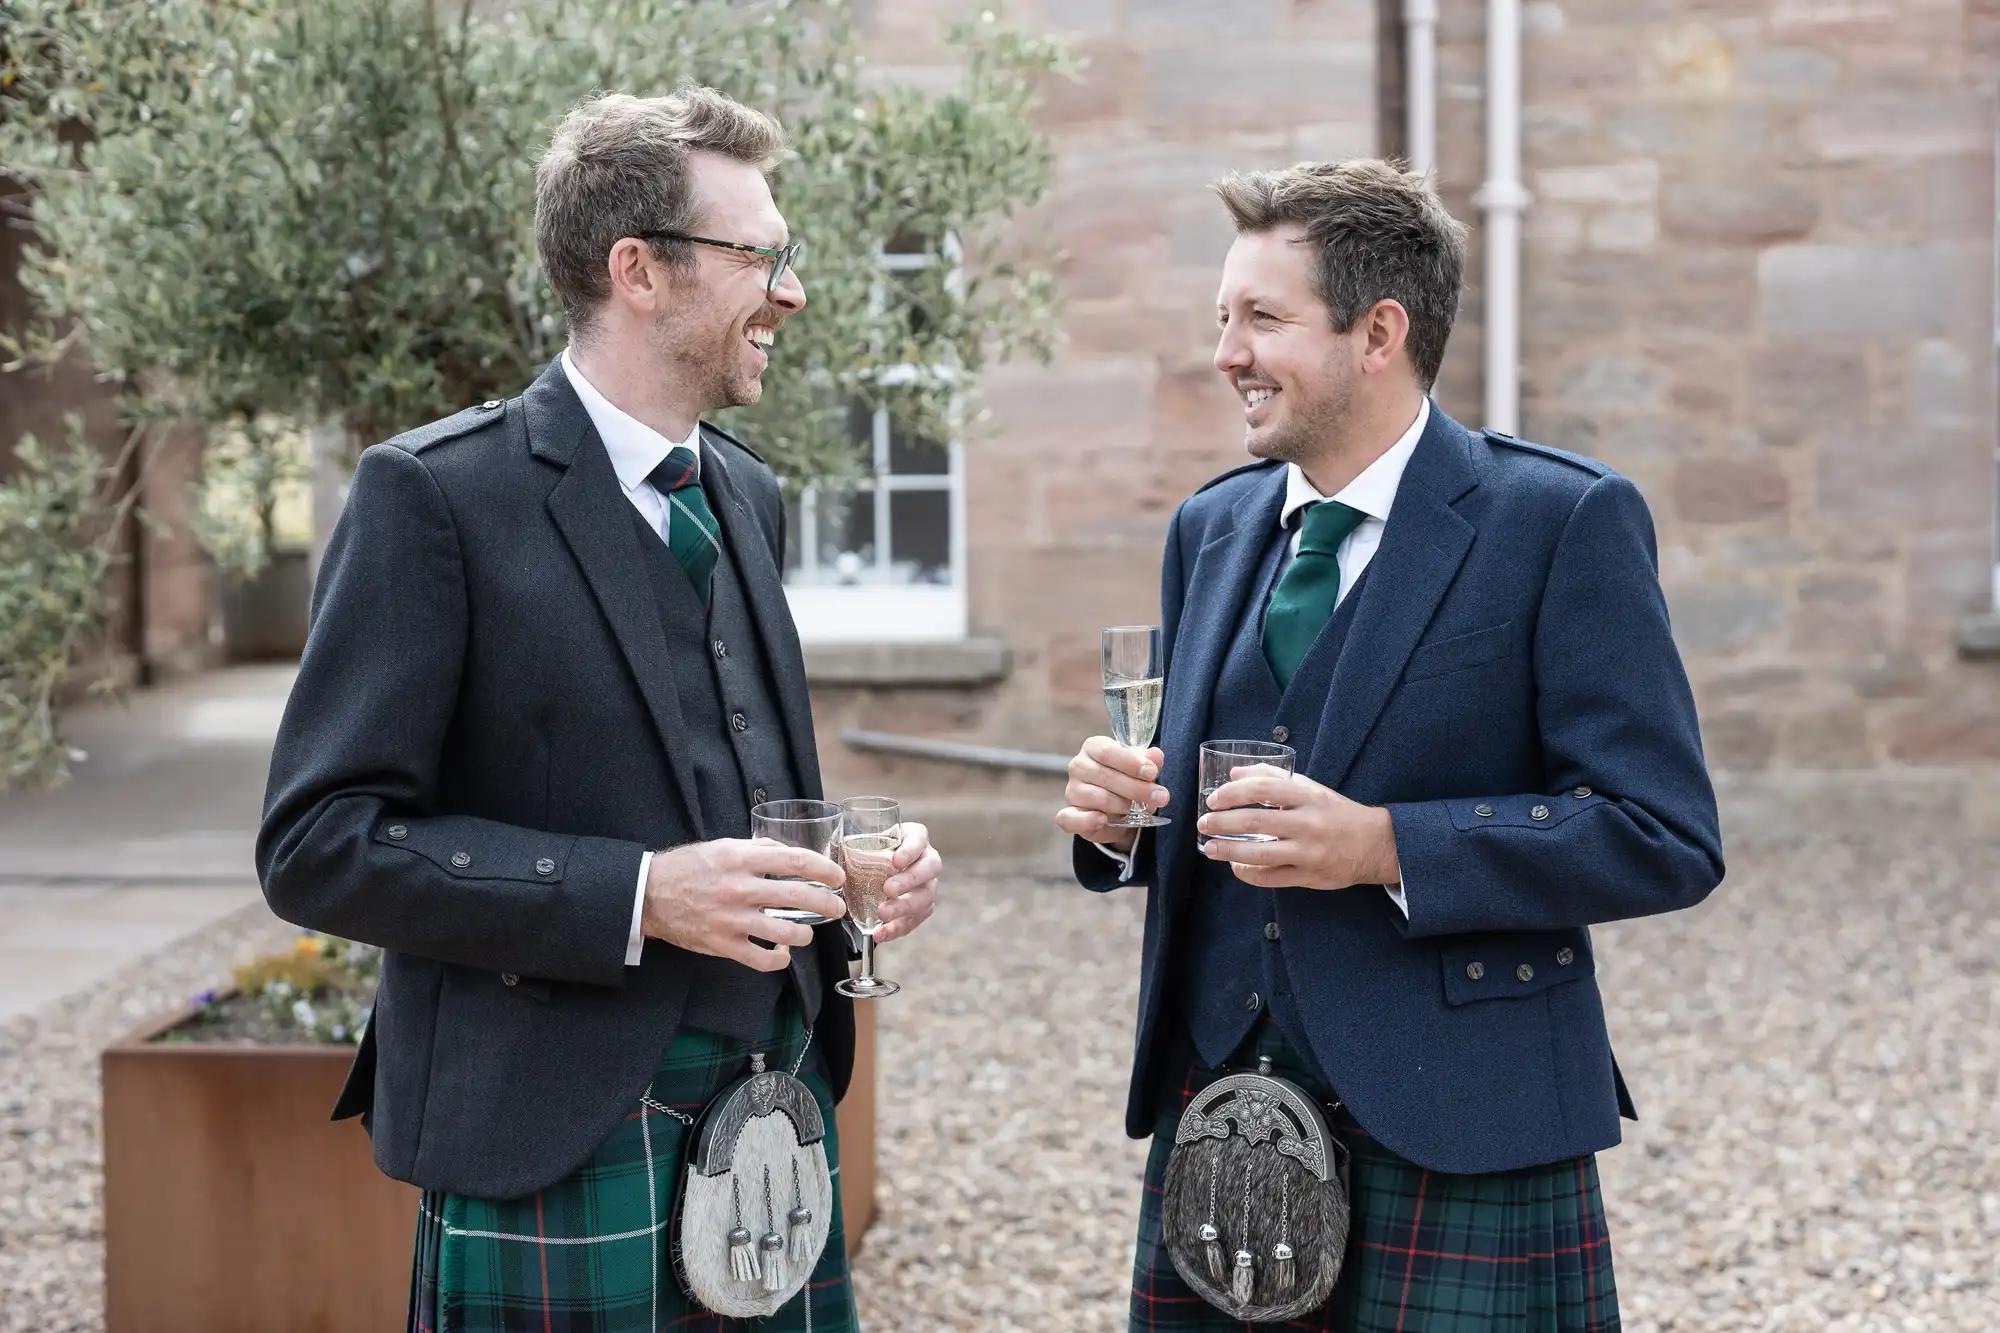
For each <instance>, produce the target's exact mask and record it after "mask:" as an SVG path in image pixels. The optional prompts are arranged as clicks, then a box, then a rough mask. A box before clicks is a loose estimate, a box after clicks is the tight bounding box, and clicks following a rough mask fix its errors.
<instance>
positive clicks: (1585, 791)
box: [1570, 787, 1590, 801]
mask: <svg viewBox="0 0 2000 1333" xmlns="http://www.w3.org/2000/svg"><path fill="white" fill-rule="evenodd" d="M1570 795H1571V796H1574V797H1576V799H1577V800H1579V801H1587V800H1589V799H1590V788H1588V787H1578V788H1577V789H1576V790H1575V791H1573V792H1571V793H1570Z"/></svg>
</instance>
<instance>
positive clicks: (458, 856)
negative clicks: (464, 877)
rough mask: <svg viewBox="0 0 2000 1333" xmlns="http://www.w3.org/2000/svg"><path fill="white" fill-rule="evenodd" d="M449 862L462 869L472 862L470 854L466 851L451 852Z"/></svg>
mask: <svg viewBox="0 0 2000 1333" xmlns="http://www.w3.org/2000/svg"><path fill="white" fill-rule="evenodd" d="M451 863H452V865H454V866H456V867H457V868H458V869H460V870H463V869H465V868H466V867H467V866H469V865H471V864H472V856H471V854H470V853H467V852H453V853H452V854H451Z"/></svg>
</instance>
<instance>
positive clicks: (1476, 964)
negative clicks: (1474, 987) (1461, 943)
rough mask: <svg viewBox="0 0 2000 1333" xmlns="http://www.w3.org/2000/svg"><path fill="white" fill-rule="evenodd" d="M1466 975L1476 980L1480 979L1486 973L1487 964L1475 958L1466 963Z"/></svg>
mask: <svg viewBox="0 0 2000 1333" xmlns="http://www.w3.org/2000/svg"><path fill="white" fill-rule="evenodd" d="M1465 975H1466V976H1468V977H1470V978H1472V980H1474V981H1478V980H1479V979H1480V978H1481V977H1484V976H1485V975H1486V964H1484V963H1482V962H1480V961H1478V960H1477V959H1474V960H1473V961H1472V962H1469V963H1467V964H1466V965H1465Z"/></svg>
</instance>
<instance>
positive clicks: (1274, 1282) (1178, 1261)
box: [1163, 1059, 1349, 1323]
mask: <svg viewBox="0 0 2000 1333" xmlns="http://www.w3.org/2000/svg"><path fill="white" fill-rule="evenodd" d="M1348 1220H1349V1219H1348V1182H1347V1149H1346V1147H1345V1146H1343V1145H1342V1144H1341V1142H1340V1141H1339V1140H1338V1139H1336V1138H1335V1137H1334V1136H1333V1134H1332V1132H1331V1131H1329V1130H1328V1128H1327V1124H1326V1117H1325V1116H1323V1115H1322V1114H1321V1113H1320V1110H1319V1107H1318V1106H1316V1105H1315V1104H1314V1103H1313V1101H1312V1099H1311V1098H1310V1097H1308V1096H1306V1095H1305V1093H1304V1092H1302V1091H1300V1090H1299V1088H1298V1087H1297V1086H1296V1085H1295V1084H1293V1083H1290V1082H1288V1081H1287V1080H1285V1079H1281V1078H1276V1077H1273V1076H1272V1074H1271V1062H1270V1061H1269V1060H1268V1059H1264V1060H1259V1061H1258V1066H1257V1073H1255V1074H1230V1075H1226V1076H1225V1077H1223V1078H1220V1079H1217V1080H1216V1081H1215V1082H1214V1083H1211V1084H1210V1085H1209V1086H1208V1087H1206V1088H1204V1089H1202V1091H1201V1093H1200V1094H1199V1095H1197V1096H1196V1097H1195V1099H1194V1100H1193V1101H1192V1102H1190V1103H1188V1108H1187V1110H1186V1111H1185V1112H1184V1113H1182V1115H1181V1121H1180V1127H1179V1129H1178V1130H1177V1131H1176V1133H1175V1135H1174V1151H1173V1155H1172V1156H1171V1157H1169V1158H1168V1159H1167V1179H1166V1207H1165V1216H1164V1219H1163V1225H1164V1227H1165V1231H1166V1242H1167V1255H1168V1257H1169V1258H1171V1259H1172V1260H1173V1264H1174V1268H1175V1270H1176V1271H1177V1272H1179V1273H1180V1275H1181V1280H1182V1281H1184V1282H1186V1283H1187V1284H1188V1286H1190V1287H1192V1288H1193V1289H1194V1290H1195V1292H1196V1293H1197V1294H1198V1295H1200V1297H1201V1298H1202V1299H1203V1300H1205V1301H1207V1302H1208V1303H1209V1304H1210V1305H1213V1306H1214V1307H1215V1308H1216V1309H1218V1310H1221V1311H1222V1312H1223V1313H1224V1314H1226V1315H1228V1316H1230V1317H1231V1318H1232V1319H1243V1320H1248V1321H1249V1322H1251V1323H1278V1322H1283V1321H1284V1320H1287V1319H1296V1318H1298V1317H1299V1316H1300V1315H1303V1314H1306V1313H1307V1312H1309V1311H1312V1310H1316V1309H1318V1308H1319V1307H1320V1306H1322V1305H1324V1304H1325V1303H1326V1301H1327V1298H1328V1297H1330V1296H1331V1295H1332V1294H1333V1285H1334V1283H1335V1282H1337V1281H1338V1280H1339V1278H1340V1265H1341V1260H1342V1258H1343V1256H1344V1255H1345V1254H1346V1251H1347V1229H1348Z"/></svg>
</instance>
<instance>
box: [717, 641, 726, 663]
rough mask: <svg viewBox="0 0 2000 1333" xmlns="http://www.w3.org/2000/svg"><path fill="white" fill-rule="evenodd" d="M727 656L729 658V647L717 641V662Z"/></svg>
mask: <svg viewBox="0 0 2000 1333" xmlns="http://www.w3.org/2000/svg"><path fill="white" fill-rule="evenodd" d="M727 656H729V645H728V644H726V643H724V642H723V641H722V640H720V639H717V640H716V641H715V660H716V661H718V662H720V661H721V660H722V659H723V658H725V657H727Z"/></svg>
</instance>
